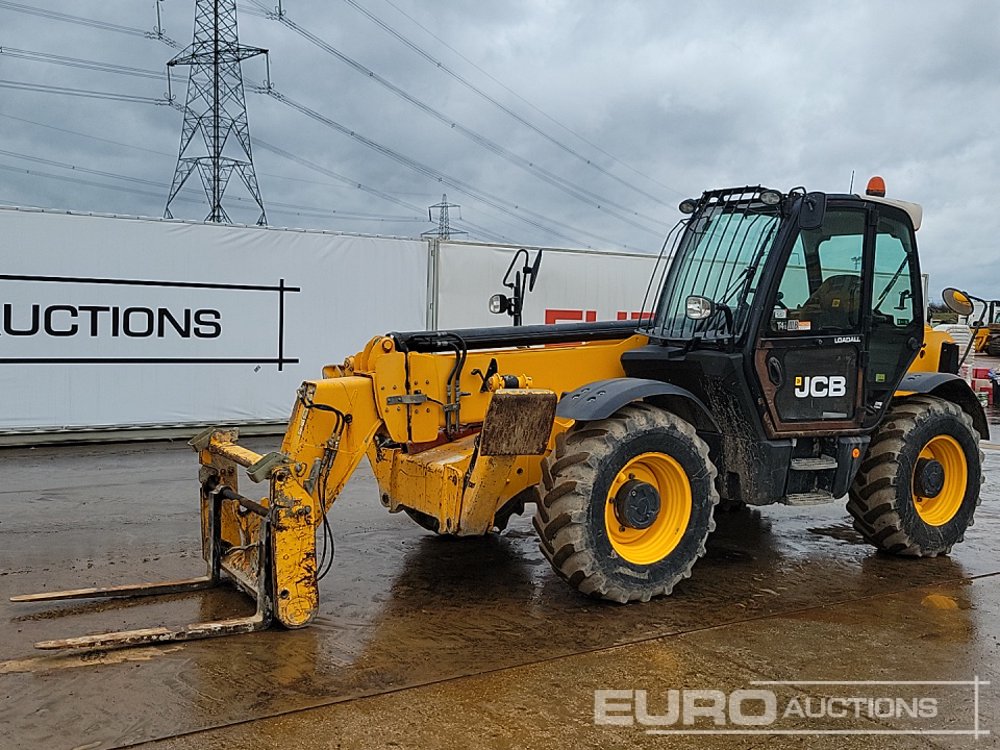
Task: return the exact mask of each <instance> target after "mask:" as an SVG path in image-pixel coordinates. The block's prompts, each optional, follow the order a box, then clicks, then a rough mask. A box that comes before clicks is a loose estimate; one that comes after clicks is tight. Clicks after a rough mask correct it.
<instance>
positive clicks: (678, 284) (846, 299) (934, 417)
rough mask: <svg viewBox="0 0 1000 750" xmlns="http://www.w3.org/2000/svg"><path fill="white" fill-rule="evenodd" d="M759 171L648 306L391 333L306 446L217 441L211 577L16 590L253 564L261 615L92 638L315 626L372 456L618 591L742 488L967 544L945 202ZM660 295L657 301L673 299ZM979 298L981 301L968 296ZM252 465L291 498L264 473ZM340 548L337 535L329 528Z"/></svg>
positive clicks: (425, 493)
mask: <svg viewBox="0 0 1000 750" xmlns="http://www.w3.org/2000/svg"><path fill="white" fill-rule="evenodd" d="M878 188H879V185H878V183H873V184H872V186H871V187H870V189H869V191H868V194H866V195H865V196H858V195H839V194H824V193H820V192H806V191H805V190H804V189H801V188H797V189H793V190H791V191H788V192H780V191H777V190H771V189H767V188H764V187H760V186H756V187H739V188H731V189H724V190H711V191H708V192H705V193H704V194H703V195H702V196H701V197H700V198H697V199H691V200H686V201H684V202H683V203H682V204H681V206H680V208H681V211H682V213H683V214H685V218H684V219H683V220H682V221H681V222H679V223H678V226H677V227H676V228H675V230H674V231H673V232H671V234H670V236H668V237H667V241H666V242H665V243H664V250H663V252H661V261H662V262H661V263H660V264H658V268H657V271H656V273H655V274H654V278H653V279H652V280H651V282H650V288H649V291H648V293H647V298H648V299H647V302H646V303H644V304H643V308H644V310H648V313H647V314H644V315H643V317H642V318H641V319H640V320H638V321H631V322H628V321H622V322H613V323H582V324H577V323H572V324H560V325H546V326H522V327H500V328H481V329H465V330H453V331H431V332H412V333H391V334H388V335H385V336H377V337H375V338H373V339H372V340H371V341H370V342H369V343H368V344H367V345H366V346H365V348H364V350H363V351H361V352H359V353H358V354H355V355H354V356H351V357H348V358H347V359H346V361H345V362H344V363H343V364H341V365H336V366H334V365H331V366H327V367H326V368H324V371H323V373H322V377H321V378H318V379H316V380H310V381H307V382H305V383H303V384H302V386H301V387H300V388H299V390H298V393H297V395H296V398H295V405H294V408H293V411H292V415H291V418H290V419H289V422H288V427H287V431H286V433H285V436H284V440H283V442H282V444H281V449H280V450H279V451H277V452H274V453H269V454H267V455H259V454H257V453H255V452H253V451H250V450H247V449H246V448H244V447H242V446H240V445H239V443H238V441H237V438H238V435H237V431H236V430H234V429H209V430H206V431H204V432H202V433H201V434H199V435H197V436H196V437H195V438H194V439H192V440H191V445H192V446H193V448H194V449H195V450H196V451H197V452H198V456H199V459H200V462H201V470H200V474H199V481H200V485H201V493H200V503H201V528H202V548H203V550H202V551H203V554H204V557H205V559H206V561H207V563H208V573H207V575H205V576H203V577H199V578H195V579H190V580H183V581H170V582H165V583H158V584H145V585H139V586H120V587H113V588H105V589H79V590H74V591H62V592H55V593H44V594H37V595H30V596H21V597H15V600H16V601H22V602H44V601H54V600H64V599H83V598H97V597H130V596H139V595H150V594H163V593H174V592H179V591H190V590H197V589H204V588H209V587H211V586H215V585H217V584H219V583H221V582H223V581H227V582H231V583H232V584H235V585H236V586H237V587H238V588H240V589H242V590H243V591H245V592H246V593H247V594H249V595H250V596H251V597H254V598H255V600H256V604H257V611H256V613H255V615H253V616H252V617H246V618H237V619H230V620H222V621H217V622H202V623H195V624H190V625H186V626H183V627H178V628H166V627H164V628H151V629H144V630H133V631H125V632H117V633H105V634H99V635H88V636H83V637H79V638H70V639H65V640H57V641H46V642H41V643H38V644H36V645H37V646H38V647H39V648H108V647H116V646H124V645H134V644H141V643H155V642H163V641H180V640H187V639H194V638H206V637H211V636H217V635H224V634H230V633H237V632H247V631H252V630H258V629H261V628H265V627H268V626H269V625H271V624H272V622H274V621H277V623H280V624H281V625H282V626H284V627H287V628H299V627H303V626H305V625H308V624H309V622H310V621H311V620H312V619H313V618H314V616H315V615H316V612H317V607H318V602H319V591H318V585H317V581H318V578H319V577H321V576H322V575H323V574H324V573H325V572H326V571H327V570H329V568H330V566H331V565H332V557H330V556H328V557H327V559H326V560H323V559H322V556H320V559H317V549H318V545H317V533H322V534H323V535H329V534H330V533H331V532H330V528H329V525H328V524H327V522H326V514H327V512H328V510H329V509H330V506H331V505H332V504H333V502H334V501H335V500H336V499H337V496H338V495H339V494H340V492H341V491H342V490H343V488H344V485H345V484H346V482H347V481H348V479H349V477H350V476H351V474H352V472H353V471H354V470H355V468H356V467H357V466H358V464H359V462H360V461H361V460H362V459H363V458H365V457H367V459H368V461H369V462H370V464H371V466H372V469H373V470H374V473H375V477H376V479H377V482H378V487H379V493H380V498H381V502H382V504H383V505H384V506H385V507H386V508H387V509H388V510H389V511H390V512H399V511H403V512H405V513H407V514H408V515H409V516H410V517H411V518H413V520H414V521H416V522H417V523H418V524H420V525H421V526H423V527H424V528H426V529H428V530H430V531H432V532H434V533H437V534H448V535H454V536H481V535H484V534H489V533H491V532H494V531H497V530H502V529H504V527H505V526H506V525H507V522H508V520H509V519H510V518H511V516H512V515H514V514H519V513H522V512H523V511H524V510H525V507H526V506H527V505H534V506H535V511H534V527H535V530H536V532H537V534H538V539H539V543H540V545H541V549H542V551H543V552H544V555H545V557H546V558H547V559H548V560H549V561H550V563H551V564H552V567H553V569H554V570H555V572H556V573H557V574H558V575H559V576H560V577H562V578H563V579H565V580H566V581H567V582H568V583H569V585H571V586H573V587H575V588H576V589H578V590H579V591H581V592H583V593H584V594H588V595H591V596H595V597H599V598H603V599H608V600H612V601H615V602H630V601H647V600H649V599H650V598H651V597H654V596H660V595H664V594H669V593H671V591H672V590H673V589H674V587H675V586H676V585H677V583H678V582H680V581H681V580H683V579H684V578H686V577H688V576H690V575H691V570H692V567H693V566H694V564H695V563H696V561H697V560H698V558H699V557H701V556H702V555H703V554H704V553H705V544H706V540H707V538H708V535H709V533H710V532H711V531H712V529H713V528H714V521H713V512H714V510H715V508H716V505H717V504H718V503H719V502H720V499H721V500H722V501H723V502H725V503H727V504H730V505H733V504H736V505H738V504H749V505H765V504H769V503H786V504H789V505H810V504H816V503H827V502H832V501H834V499H836V498H840V497H843V496H845V495H846V496H847V497H848V503H847V509H848V510H849V512H850V513H851V515H852V516H853V517H854V523H855V527H856V529H857V530H858V531H859V532H860V533H861V534H862V535H863V536H864V538H865V539H866V540H867V541H868V542H870V543H871V544H872V545H874V546H875V547H877V548H879V549H881V550H885V551H887V552H891V553H897V554H900V555H908V556H913V557H925V556H935V555H938V554H943V553H947V552H948V551H949V550H950V549H951V547H952V545H954V544H955V543H957V542H959V541H961V540H962V538H963V535H964V533H965V531H966V528H967V527H968V526H969V525H970V524H971V523H972V519H973V513H974V511H975V508H976V506H977V504H978V501H979V489H980V482H981V476H980V472H981V457H980V452H979V445H978V444H979V440H980V439H981V438H983V439H985V438H986V437H987V436H988V428H987V424H986V418H985V415H984V412H983V409H982V407H981V406H980V404H979V401H978V400H977V399H976V397H975V395H974V394H973V392H972V390H971V389H970V388H969V386H968V385H967V384H966V382H965V381H964V380H962V379H961V378H959V377H958V376H957V374H956V373H957V371H958V357H959V352H958V347H957V345H955V344H954V343H953V342H951V341H950V339H949V338H948V337H947V335H945V334H940V333H935V332H933V331H930V330H929V329H928V328H926V326H925V323H924V317H925V313H924V300H923V291H922V283H921V275H920V268H919V262H918V258H917V250H916V239H915V230H916V229H918V228H919V225H920V218H921V209H920V207H919V206H917V205H915V204H912V203H907V202H904V201H898V200H891V199H887V198H885V197H884V189H882V190H880V189H878ZM647 303H648V304H647ZM956 304H957V303H956ZM241 470H245V471H246V473H247V475H248V477H249V479H250V480H252V481H253V482H267V483H268V492H267V495H266V497H263V498H260V497H258V498H257V499H254V498H251V497H248V496H247V495H245V494H243V493H242V492H241V490H240V484H239V474H240V473H241ZM326 546H327V545H321V547H322V548H326Z"/></svg>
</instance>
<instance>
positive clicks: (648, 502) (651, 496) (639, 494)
mask: <svg viewBox="0 0 1000 750" xmlns="http://www.w3.org/2000/svg"><path fill="white" fill-rule="evenodd" d="M659 512H660V493H659V492H657V490H656V487H654V486H653V485H651V484H649V483H648V482H643V481H642V480H640V479H630V480H628V481H627V482H625V483H624V484H623V485H622V486H621V488H619V490H618V492H617V493H616V494H615V518H617V519H618V522H619V523H620V524H621V525H622V526H625V527H626V528H630V529H648V528H649V527H650V526H652V525H653V522H654V521H656V516H657V515H658V514H659Z"/></svg>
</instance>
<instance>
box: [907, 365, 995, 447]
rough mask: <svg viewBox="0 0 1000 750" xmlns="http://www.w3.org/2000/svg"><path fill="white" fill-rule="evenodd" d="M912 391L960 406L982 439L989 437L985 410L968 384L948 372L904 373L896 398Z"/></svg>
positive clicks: (910, 393) (912, 392)
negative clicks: (970, 418)
mask: <svg viewBox="0 0 1000 750" xmlns="http://www.w3.org/2000/svg"><path fill="white" fill-rule="evenodd" d="M914 393H922V394H925V395H927V396H937V397H938V398H943V399H944V400H945V401H951V402H952V403H953V404H956V405H958V406H960V407H962V411H964V412H966V413H967V414H968V415H969V416H970V417H972V425H973V426H974V427H975V428H976V432H978V433H979V436H980V437H981V438H982V439H983V440H989V439H990V426H989V423H988V422H987V421H986V412H985V411H984V410H983V405H982V404H981V403H980V402H979V399H978V398H977V397H976V394H975V393H974V392H973V390H972V389H971V388H970V387H969V384H968V383H966V382H965V380H964V379H963V378H961V377H959V376H958V375H953V374H952V373H950V372H914V373H911V374H909V375H905V376H904V377H903V379H902V380H901V381H900V383H899V387H898V388H897V389H896V398H905V397H906V396H909V395H912V394H914Z"/></svg>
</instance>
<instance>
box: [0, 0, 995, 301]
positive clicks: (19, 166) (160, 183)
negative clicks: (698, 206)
mask: <svg viewBox="0 0 1000 750" xmlns="http://www.w3.org/2000/svg"><path fill="white" fill-rule="evenodd" d="M239 2H240V4H239V8H240V34H241V41H242V42H243V43H244V44H248V45H254V46H260V47H266V48H267V49H269V50H270V68H271V79H272V83H273V85H274V88H275V90H276V91H277V92H278V93H280V95H282V96H283V97H285V101H284V102H283V101H279V100H277V99H275V98H273V97H269V96H267V95H266V94H262V93H258V92H257V89H258V88H259V86H260V83H261V82H262V81H263V79H264V78H265V66H264V63H263V61H262V59H260V58H258V59H254V60H250V61H248V62H246V63H245V64H244V75H245V79H246V82H247V104H248V109H249V117H250V128H251V132H252V136H253V138H254V140H255V142H256V144H257V145H256V149H255V153H254V157H255V162H256V165H257V171H258V173H259V181H260V189H261V192H262V194H263V197H264V201H265V204H266V206H267V211H268V219H269V223H270V224H272V225H277V226H296V227H321V228H325V229H336V230H343V231H352V232H364V233H374V234H391V235H404V236H415V235H418V234H419V233H420V232H422V231H425V230H427V229H429V228H430V227H431V225H430V224H429V223H428V222H427V214H426V210H427V209H426V207H427V206H428V205H429V204H432V203H436V202H437V201H439V200H440V199H441V195H442V193H447V194H448V199H449V201H450V202H453V203H457V204H461V210H460V214H461V217H462V221H458V220H455V221H454V222H453V223H454V224H455V225H457V226H459V227H461V228H463V229H465V230H467V231H468V232H470V235H471V236H472V237H473V238H479V239H489V240H504V241H508V242H512V243H535V244H545V245H555V246H571V247H572V246H592V247H605V248H622V247H625V248H629V249H636V250H644V251H655V250H657V249H658V248H659V245H660V242H661V240H662V236H663V234H664V233H665V231H666V229H667V227H669V226H670V225H672V224H673V223H674V222H675V221H676V220H677V218H678V217H679V214H678V213H677V211H676V205H677V203H678V201H679V200H680V199H681V198H683V197H686V196H689V195H697V194H699V193H700V192H701V191H702V190H704V189H706V188H709V187H721V186H725V185H731V184H757V183H762V184H765V185H768V186H772V187H778V188H782V189H787V188H790V187H793V186H796V185H804V186H806V187H808V188H809V189H811V190H826V191H831V192H843V191H846V190H847V189H848V187H849V185H850V181H851V174H852V171H854V172H855V173H856V176H855V190H859V189H863V187H864V183H865V181H866V180H867V178H868V176H870V175H871V174H876V173H877V174H881V175H883V176H884V177H885V179H886V182H887V185H888V190H889V195H890V196H893V197H898V198H903V199H906V200H913V201H916V202H919V203H922V204H923V205H924V210H925V221H924V227H923V229H922V230H921V232H920V233H919V235H918V240H919V241H920V245H921V249H922V258H923V265H924V270H925V271H927V272H929V273H930V274H931V288H932V290H940V288H941V287H943V286H945V285H957V286H965V287H968V288H970V290H971V291H974V292H976V291H978V292H979V293H981V294H983V295H988V296H997V297H1000V262H997V258H998V253H997V249H996V238H997V237H998V236H1000V219H998V212H997V211H996V209H995V208H994V205H993V204H994V203H995V201H996V196H997V195H1000V190H998V186H997V184H996V183H997V181H998V180H1000V177H998V176H997V175H998V170H997V164H1000V148H998V140H997V135H996V121H997V117H998V114H1000V89H998V84H997V80H996V78H997V72H998V63H997V60H998V59H1000V4H995V3H986V2H962V1H961V0H955V1H953V2H950V3H941V2H934V3H931V2H927V1H925V0H907V2H902V0H900V1H899V2H881V3H875V2H863V1H860V0H853V1H852V0H843V1H842V2H838V3H835V4H820V3H802V2H772V3H766V4H765V3H737V2H699V3H680V2H666V1H665V0H664V1H662V2H658V1H654V0H647V1H646V2H626V1H621V0H616V1H615V2H607V1H606V0H605V1H604V2H597V1H596V0H594V1H591V0H493V1H492V2H488V3H485V2H481V0H435V1H434V2H429V1H427V0H425V1H424V2H420V1H419V0H283V9H284V12H285V13H286V18H287V20H288V21H289V22H290V23H282V22H280V21H278V20H274V19H273V18H268V17H266V15H265V13H264V12H263V11H262V10H261V8H262V7H264V8H270V7H272V6H273V4H274V3H276V0H239ZM194 5H195V3H194V0H161V2H160V9H161V13H162V22H163V29H164V31H165V33H166V35H167V36H168V37H169V38H171V39H173V40H176V41H177V42H179V43H180V44H181V45H185V44H187V43H189V42H190V40H191V34H192V26H193V18H194ZM26 10H34V11H39V12H40V14H39V13H31V12H26ZM49 11H55V12H56V13H62V14H71V15H72V16H73V17H74V18H75V19H76V20H73V19H69V20H67V19H65V18H63V19H60V18H56V17H53V16H52V15H51V13H49ZM363 11H364V12H363ZM365 12H367V14H368V15H366V14H365ZM372 17H374V19H375V20H373V18H372ZM81 18H82V19H86V22H83V21H81V20H80V19H81ZM376 21H381V23H382V24H383V25H384V26H380V25H378V23H377V22H376ZM95 22H96V23H95ZM155 22H156V4H155V0H100V1H98V0H74V2H72V3H69V2H65V1H63V2H59V0H16V1H15V0H0V46H2V47H3V54H0V133H2V135H3V137H2V138H0V203H3V204H11V205H34V206H45V207H56V208H69V209H78V210H87V211H98V212H107V213H119V214H133V215H134V214H138V215H148V216H160V215H162V213H163V208H164V201H165V197H166V193H167V186H168V185H169V183H170V180H171V177H172V175H173V170H174V163H175V161H176V157H177V147H178V140H179V135H180V128H181V117H182V116H181V113H180V112H179V111H177V109H174V108H171V107H168V106H161V105H157V104H155V103H152V102H150V101H146V100H155V99H161V98H162V97H164V95H165V91H166V82H165V80H163V79H158V78H157V77H156V76H155V74H156V73H157V72H158V71H162V70H163V69H164V64H165V63H166V61H167V60H168V59H169V58H170V57H172V56H173V55H174V54H176V50H175V49H172V48H171V47H170V46H168V45H167V44H166V43H164V42H163V41H159V40H156V39H148V38H145V37H143V35H142V34H141V31H142V30H151V29H152V28H153V27H154V25H155ZM108 24H113V25H115V26H114V27H113V28H112V27H109V26H108ZM386 26H387V27H388V28H389V30H387V29H386V28H385V27H386ZM296 28H297V29H299V30H300V31H296ZM390 30H391V31H390ZM391 32H395V35H394V34H393V33H391ZM306 35H312V38H313V39H314V40H319V44H317V43H315V42H314V41H310V40H309V39H308V38H306ZM400 37H402V38H403V39H404V40H406V42H408V43H409V46H408V45H407V44H406V43H404V41H401V39H400ZM322 45H325V48H324V47H323V46H322ZM338 54H339V55H340V57H338ZM53 55H60V56H62V57H63V58H72V60H66V59H63V60H62V62H63V63H67V62H68V63H69V64H56V63H55V62H54V61H53V60H54V59H53V57H52V56H53ZM345 58H346V60H348V61H350V62H348V61H345ZM95 63H97V64H98V65H97V66H96V67H99V68H100V70H94V69H92V68H94V67H95V65H94V64H95ZM352 63H353V65H352ZM438 63H440V65H439V64H438ZM109 66H118V67H115V68H114V70H117V71H119V72H111V70H110V69H109ZM442 68H444V70H442ZM359 69H360V70H359ZM142 71H148V74H142ZM447 71H451V73H453V75H450V74H449V73H448V72H447ZM125 73H129V74H128V75H126V74H125ZM186 73H187V70H186V69H181V68H176V69H175V70H174V81H173V91H174V93H175V94H176V95H177V96H178V100H179V101H183V97H184V91H185V87H186ZM372 73H373V74H374V76H373V75H372ZM379 79H381V80H382V81H384V84H382V83H379V82H378V81H379ZM10 82H15V85H16V86H17V87H16V88H10V86H11V83H10ZM23 84H28V85H29V87H37V86H45V87H59V88H60V90H63V89H68V90H73V91H76V92H84V93H85V95H84V96H69V95H64V94H57V93H53V92H51V91H46V92H42V91H38V90H32V89H31V88H29V89H25V88H24V87H23ZM392 87H395V90H393V88H392ZM92 92H100V93H101V94H116V95H125V96H126V98H127V99H126V100H125V101H117V100H109V99H97V98H94V96H93V93H92ZM128 97H139V98H142V99H144V100H143V101H133V100H131V99H128ZM406 97H409V98H410V99H413V100H416V102H417V103H416V104H415V103H413V102H412V101H408V100H407V98H406ZM490 100H493V101H490ZM288 102H291V104H289V103H288ZM293 105H300V106H301V107H305V108H308V109H310V110H312V111H314V112H315V113H317V114H318V115H320V116H322V117H325V118H328V119H329V120H330V121H333V122H335V123H338V124H339V125H340V126H342V127H343V128H346V129H347V130H349V131H352V132H354V133H355V134H357V135H358V136H361V137H363V138H366V139H368V140H369V141H370V142H374V143H375V144H378V145H379V146H380V147H381V148H383V149H389V150H391V151H392V152H394V153H396V154H398V155H400V158H402V159H403V160H409V162H410V163H411V164H412V163H413V162H418V163H419V164H421V165H426V166H427V167H429V168H431V169H432V170H433V174H432V175H431V176H428V175H427V174H421V173H419V172H418V171H415V170H414V169H411V168H408V167H407V166H404V165H403V164H400V163H399V162H398V161H396V160H393V159H392V158H389V157H388V156H386V155H385V154H384V153H380V152H379V151H378V150H376V149H373V148H371V147H369V146H366V145H364V144H363V143H361V142H360V141H359V140H358V139H357V138H352V137H351V136H349V135H345V134H344V133H342V132H339V131H338V130H337V129H336V128H335V127H331V126H330V125H327V124H323V123H322V122H320V121H319V120H317V119H316V118H313V117H309V116H307V115H305V114H303V113H302V112H301V111H298V110H297V109H296V108H295V106H293ZM505 109H506V110H508V111H506V112H505V111H504V110H505ZM511 113H513V115H514V116H512V115H511ZM525 123H527V124H525ZM282 152H283V153H282ZM98 173H100V174H98ZM331 174H336V175H339V176H340V177H341V178H343V179H342V180H340V181H338V180H337V179H336V178H335V177H332V176H331ZM357 184H361V185H364V186H366V187H368V188H370V189H371V191H377V192H378V193H382V194H384V195H385V196H387V197H379V196H377V195H375V194H373V193H372V192H366V191H364V190H361V189H359V188H358V187H356V185H357ZM189 188H190V190H188V191H187V192H185V193H183V194H182V195H181V198H183V199H184V200H181V201H178V202H176V203H175V204H174V206H173V209H174V214H175V215H176V216H178V217H181V218H196V219H200V218H203V217H204V215H205V213H206V211H207V205H206V204H205V202H204V199H203V197H202V195H201V194H200V192H199V191H200V188H199V186H198V185H197V184H195V183H194V182H193V181H192V182H191V183H189ZM241 198H242V200H240V199H241ZM226 207H227V210H228V211H229V213H230V215H231V216H232V218H233V219H234V220H235V221H240V222H247V223H253V222H254V221H255V220H256V213H255V212H254V208H253V204H252V203H251V202H249V201H248V200H247V195H246V193H245V191H242V192H241V191H240V190H239V189H238V186H236V185H235V184H234V186H233V188H231V190H230V192H229V193H227V201H226ZM454 213H457V211H456V212H453V216H454Z"/></svg>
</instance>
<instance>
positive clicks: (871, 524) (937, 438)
mask: <svg viewBox="0 0 1000 750" xmlns="http://www.w3.org/2000/svg"><path fill="white" fill-rule="evenodd" d="M981 472H982V460H981V454H980V452H979V435H978V433H977V432H976V430H975V428H974V427H973V426H972V418H971V417H970V416H969V415H968V414H966V413H965V412H964V411H962V409H961V408H959V407H958V406H956V405H955V404H953V403H951V402H949V401H944V400H942V399H939V398H934V397H933V396H915V397H912V398H908V399H906V400H905V401H901V402H899V403H897V404H895V405H893V406H892V407H891V408H890V410H889V413H888V414H887V415H886V417H885V421H884V422H883V423H882V425H881V426H880V427H879V428H878V431H877V432H876V433H875V436H874V437H873V439H872V444H871V447H870V448H869V450H868V455H867V457H866V458H865V461H864V463H863V464H862V465H861V470H860V471H859V472H858V476H857V477H856V478H855V480H854V485H853V486H852V487H851V491H850V500H849V502H848V504H847V510H848V511H849V512H850V513H851V515H852V516H854V528H855V529H856V530H857V531H858V532H859V533H860V534H861V535H862V536H864V538H865V539H866V540H867V541H868V542H869V543H871V544H873V545H875V546H876V547H878V548H879V549H881V550H885V551H886V552H892V553H894V554H898V555H909V556H914V557H934V556H935V555H940V554H946V553H948V552H949V551H950V550H951V548H952V546H953V545H955V544H957V543H958V542H960V541H962V539H963V538H964V536H965V530H966V529H967V528H968V527H969V526H971V525H972V522H973V514H974V513H975V511H976V506H977V505H978V504H979V487H980V483H981Z"/></svg>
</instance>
